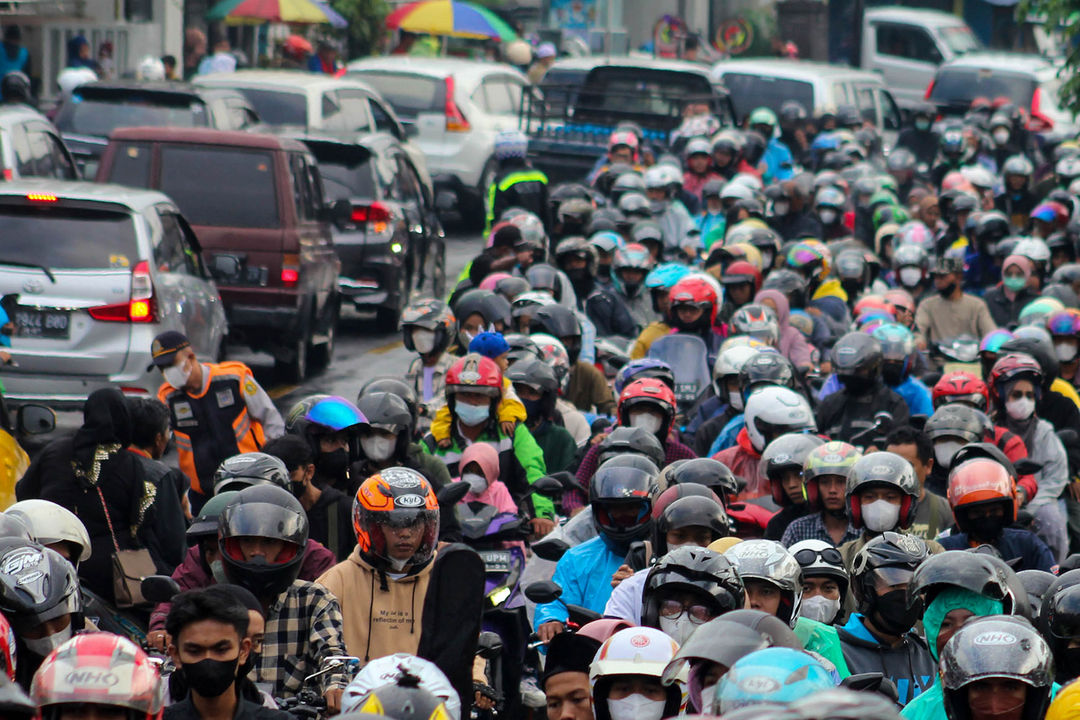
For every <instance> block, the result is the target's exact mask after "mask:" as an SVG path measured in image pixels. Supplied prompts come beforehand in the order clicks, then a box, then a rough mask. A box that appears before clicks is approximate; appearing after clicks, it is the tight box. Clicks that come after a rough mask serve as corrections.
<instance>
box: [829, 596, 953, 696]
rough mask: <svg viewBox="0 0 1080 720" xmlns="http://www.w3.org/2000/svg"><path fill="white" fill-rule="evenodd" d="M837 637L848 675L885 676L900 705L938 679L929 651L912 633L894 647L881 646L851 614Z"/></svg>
mask: <svg viewBox="0 0 1080 720" xmlns="http://www.w3.org/2000/svg"><path fill="white" fill-rule="evenodd" d="M836 634H837V635H838V636H839V638H840V646H841V648H842V650H843V652H844V661H845V662H846V663H847V666H848V669H849V670H850V671H851V674H852V675H858V674H859V673H868V672H880V673H884V675H885V677H886V678H888V679H890V680H892V681H893V683H894V684H895V685H896V690H897V693H898V694H899V702H900V704H901V705H906V704H907V703H908V702H910V701H911V700H912V699H914V698H915V697H917V696H918V695H919V694H920V693H922V692H923V691H924V690H927V689H928V688H929V687H930V686H931V685H933V684H934V681H935V679H936V678H937V664H936V663H935V662H934V658H933V656H932V655H931V654H930V648H929V647H928V646H927V645H926V641H925V640H923V639H922V638H921V637H919V636H918V635H916V634H915V633H913V632H910V631H909V632H907V633H905V634H904V637H903V640H902V642H901V643H900V644H899V645H897V646H896V647H892V646H889V645H884V644H882V643H881V642H879V641H878V640H877V638H875V637H874V636H873V635H871V634H870V631H869V630H867V629H866V626H865V625H864V624H863V616H862V615H861V614H860V613H854V614H853V615H852V616H851V618H850V619H849V620H848V622H847V625H845V626H844V627H842V628H838V629H837V631H836Z"/></svg>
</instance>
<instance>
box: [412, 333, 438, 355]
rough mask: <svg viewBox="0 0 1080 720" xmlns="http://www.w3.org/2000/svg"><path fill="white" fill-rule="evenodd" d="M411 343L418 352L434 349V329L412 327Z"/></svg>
mask: <svg viewBox="0 0 1080 720" xmlns="http://www.w3.org/2000/svg"><path fill="white" fill-rule="evenodd" d="M412 344H413V347H414V348H416V352H418V353H425V354H426V353H429V352H431V351H432V350H434V349H435V331H434V330H427V329H426V328H413V331H412Z"/></svg>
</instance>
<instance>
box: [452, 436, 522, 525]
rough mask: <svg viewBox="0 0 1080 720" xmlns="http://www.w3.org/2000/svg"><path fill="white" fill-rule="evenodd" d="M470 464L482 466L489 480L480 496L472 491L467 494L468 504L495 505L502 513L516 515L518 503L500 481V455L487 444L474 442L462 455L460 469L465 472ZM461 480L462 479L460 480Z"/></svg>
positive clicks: (484, 474) (482, 470)
mask: <svg viewBox="0 0 1080 720" xmlns="http://www.w3.org/2000/svg"><path fill="white" fill-rule="evenodd" d="M470 463H476V464H477V465H479V466H480V472H481V474H483V476H484V477H485V478H487V481H488V486H487V489H486V490H484V492H482V493H480V494H479V495H476V494H473V493H472V492H471V491H470V492H468V493H466V494H465V500H466V501H467V502H474V501H475V502H482V503H484V504H485V505H494V506H495V507H496V508H498V509H499V511H500V512H511V513H516V512H517V511H518V507H517V503H515V502H514V499H513V498H512V497H511V496H510V491H509V490H508V489H507V487H506V485H505V484H503V482H502V481H501V480H499V453H498V452H497V451H496V450H495V448H493V447H492V446H491V445H489V444H488V443H486V442H474V443H473V444H472V445H470V446H469V447H467V448H465V452H463V453H461V460H459V461H458V467H459V468H461V469H462V470H463V471H464V469H465V468H466V467H468V466H469V464H470ZM459 479H460V478H459Z"/></svg>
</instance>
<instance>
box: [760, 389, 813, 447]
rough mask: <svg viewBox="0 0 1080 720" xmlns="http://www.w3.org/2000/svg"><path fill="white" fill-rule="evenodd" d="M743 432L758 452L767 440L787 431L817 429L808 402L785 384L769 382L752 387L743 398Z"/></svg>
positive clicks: (771, 439) (770, 440)
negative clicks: (784, 385) (746, 397)
mask: <svg viewBox="0 0 1080 720" xmlns="http://www.w3.org/2000/svg"><path fill="white" fill-rule="evenodd" d="M745 417H746V434H747V435H748V436H749V437H750V444H751V445H752V446H753V447H754V450H756V451H758V452H759V453H760V452H761V451H763V450H764V449H765V446H766V445H768V444H769V443H770V442H772V441H773V440H775V439H776V438H778V437H780V436H781V435H783V434H784V433H789V432H806V431H810V432H817V422H816V421H815V420H814V412H813V411H812V410H811V409H810V403H808V402H807V401H806V398H804V397H803V396H802V395H800V394H799V393H797V392H795V391H794V390H790V389H788V388H786V387H780V386H778V385H769V386H766V387H763V388H761V389H760V390H756V391H754V392H753V393H752V394H751V395H750V398H749V399H748V400H747V401H746V415H745Z"/></svg>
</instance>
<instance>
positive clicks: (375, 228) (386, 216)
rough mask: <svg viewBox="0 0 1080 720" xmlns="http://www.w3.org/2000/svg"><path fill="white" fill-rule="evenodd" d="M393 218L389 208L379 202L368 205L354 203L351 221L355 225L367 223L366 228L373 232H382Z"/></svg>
mask: <svg viewBox="0 0 1080 720" xmlns="http://www.w3.org/2000/svg"><path fill="white" fill-rule="evenodd" d="M392 219H393V213H391V212H390V208H388V207H386V206H385V205H383V204H382V203H381V202H373V203H371V204H370V205H354V206H353V211H352V221H353V223H354V224H356V225H368V229H369V230H370V231H371V232H374V233H384V232H386V228H387V227H388V226H389V224H390V221H391V220H392Z"/></svg>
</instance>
